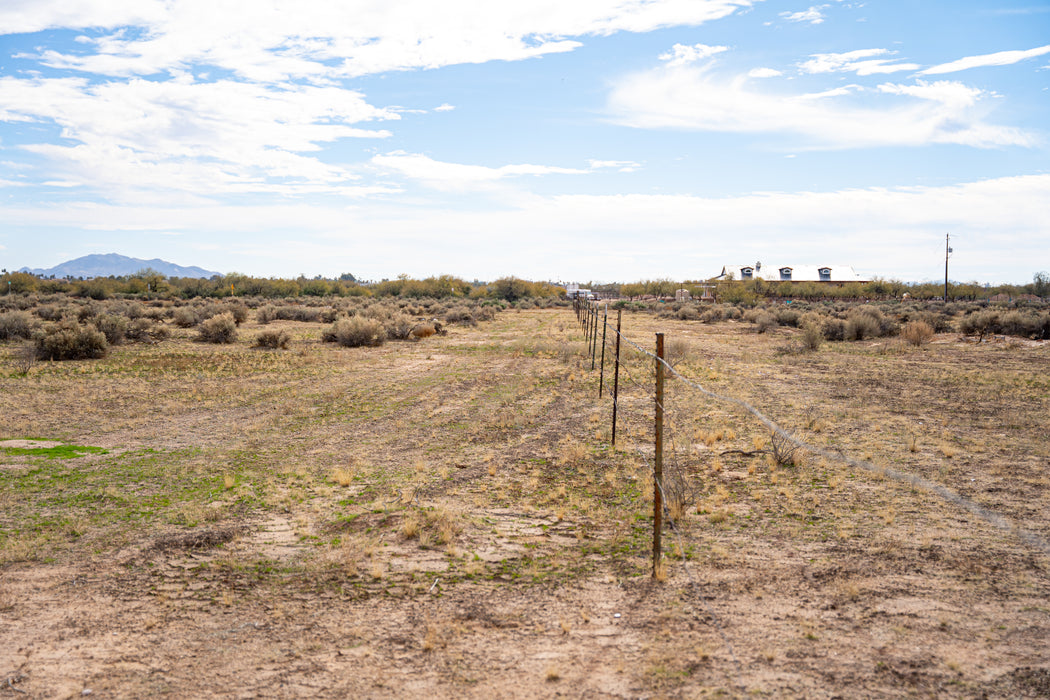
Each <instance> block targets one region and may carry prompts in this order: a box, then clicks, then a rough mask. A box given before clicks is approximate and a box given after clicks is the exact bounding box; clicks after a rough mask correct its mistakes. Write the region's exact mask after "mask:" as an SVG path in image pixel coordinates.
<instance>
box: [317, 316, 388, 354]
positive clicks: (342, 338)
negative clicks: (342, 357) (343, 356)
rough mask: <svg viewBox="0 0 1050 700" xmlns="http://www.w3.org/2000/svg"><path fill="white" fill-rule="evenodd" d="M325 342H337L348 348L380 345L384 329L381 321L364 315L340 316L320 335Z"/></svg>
mask: <svg viewBox="0 0 1050 700" xmlns="http://www.w3.org/2000/svg"><path fill="white" fill-rule="evenodd" d="M322 338H323V339H324V340H325V341H326V342H330V343H339V344H340V345H342V346H344V347H348V348H356V347H361V346H373V347H374V346H377V345H382V344H383V341H385V340H386V329H385V328H384V327H383V324H382V322H380V321H379V320H377V319H374V318H367V317H365V316H353V317H351V318H341V319H339V320H337V321H336V322H335V323H333V324H332V325H331V326H330V327H329V328H328V329H327V330H326V331H325V332H324V334H323V335H322Z"/></svg>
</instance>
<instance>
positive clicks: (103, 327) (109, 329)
mask: <svg viewBox="0 0 1050 700" xmlns="http://www.w3.org/2000/svg"><path fill="white" fill-rule="evenodd" d="M95 328H97V329H98V330H99V331H101V332H102V334H103V335H105V336H106V342H107V343H109V344H110V345H120V344H121V343H123V342H124V339H125V338H126V337H127V332H128V319H127V317H125V316H118V315H116V314H100V315H98V316H95Z"/></svg>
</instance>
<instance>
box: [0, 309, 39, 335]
mask: <svg viewBox="0 0 1050 700" xmlns="http://www.w3.org/2000/svg"><path fill="white" fill-rule="evenodd" d="M33 325H34V324H33V316H32V315H31V314H30V313H29V312H27V311H8V312H5V313H2V314H0V340H11V339H14V338H24V339H26V340H28V339H29V338H31V337H32V336H33Z"/></svg>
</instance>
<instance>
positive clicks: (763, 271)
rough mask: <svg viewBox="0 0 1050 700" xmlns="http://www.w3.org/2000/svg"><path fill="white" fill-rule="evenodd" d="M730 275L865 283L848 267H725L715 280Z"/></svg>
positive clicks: (740, 277)
mask: <svg viewBox="0 0 1050 700" xmlns="http://www.w3.org/2000/svg"><path fill="white" fill-rule="evenodd" d="M728 275H732V276H733V279H735V280H748V279H760V280H765V281H766V282H781V281H791V282H866V281H867V280H865V279H864V278H863V277H861V276H860V275H858V274H857V272H856V271H855V270H854V269H853V267H852V266H850V265H790V264H787V265H770V264H768V263H754V264H753V265H725V266H723V267H722V274H721V275H719V276H718V277H716V278H715V279H719V280H724V279H726V278H727V276H728Z"/></svg>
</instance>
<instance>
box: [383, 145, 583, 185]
mask: <svg viewBox="0 0 1050 700" xmlns="http://www.w3.org/2000/svg"><path fill="white" fill-rule="evenodd" d="M372 163H373V164H374V165H376V166H379V167H380V168H383V169H386V170H392V171H395V172H397V173H400V174H401V175H404V176H405V177H408V178H410V179H412V180H419V181H422V182H424V183H426V184H427V185H429V186H431V187H434V188H435V189H441V190H453V191H458V190H468V189H477V188H479V187H480V188H484V187H486V186H489V185H491V184H492V183H495V182H496V181H498V180H504V179H506V178H511V177H517V176H521V175H584V174H586V173H588V172H589V171H588V170H579V169H575V168H559V167H554V166H549V165H531V164H527V163H523V164H515V165H504V166H501V167H498V168H490V167H486V166H483V165H465V164H462V163H447V162H442V161H437V160H434V159H432V158H430V157H429V156H425V155H423V154H420V153H405V152H404V151H394V152H393V153H387V154H384V155H378V156H375V157H373V158H372Z"/></svg>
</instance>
